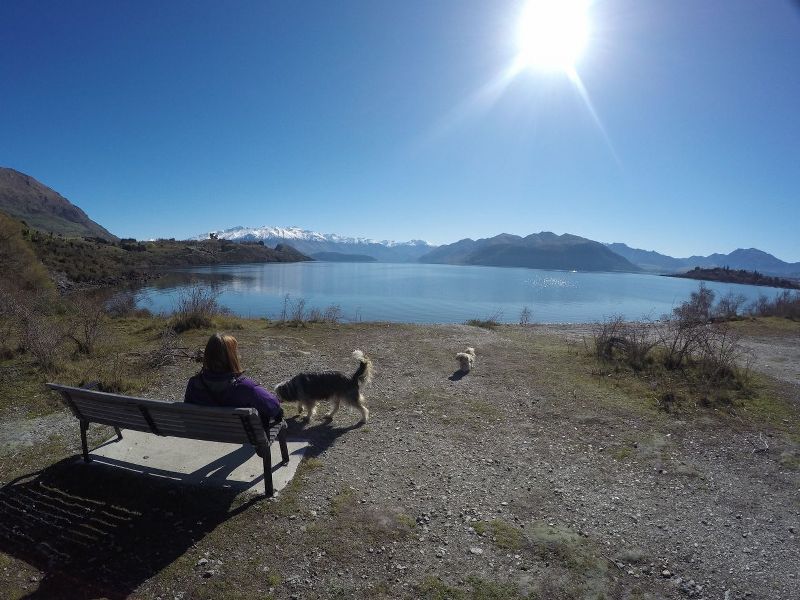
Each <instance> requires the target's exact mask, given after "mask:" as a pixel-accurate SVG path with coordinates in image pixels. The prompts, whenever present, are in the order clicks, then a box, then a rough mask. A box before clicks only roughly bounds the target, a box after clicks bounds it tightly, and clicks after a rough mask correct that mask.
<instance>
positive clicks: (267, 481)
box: [262, 446, 275, 498]
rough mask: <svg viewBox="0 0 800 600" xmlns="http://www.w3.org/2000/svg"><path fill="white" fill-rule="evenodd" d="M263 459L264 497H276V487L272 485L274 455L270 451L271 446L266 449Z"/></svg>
mask: <svg viewBox="0 0 800 600" xmlns="http://www.w3.org/2000/svg"><path fill="white" fill-rule="evenodd" d="M262 459H263V461H264V495H265V496H266V497H267V498H272V496H274V495H275V487H274V486H273V485H272V453H271V452H270V451H269V446H267V447H266V448H265V449H264V452H263V454H262Z"/></svg>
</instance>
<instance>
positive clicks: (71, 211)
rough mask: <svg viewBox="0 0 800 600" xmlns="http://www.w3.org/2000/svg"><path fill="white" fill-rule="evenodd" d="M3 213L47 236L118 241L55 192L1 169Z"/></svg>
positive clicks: (17, 174) (29, 177)
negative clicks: (60, 235)
mask: <svg viewBox="0 0 800 600" xmlns="http://www.w3.org/2000/svg"><path fill="white" fill-rule="evenodd" d="M0 211H2V212H5V213H6V214H8V215H10V216H12V217H14V218H15V219H18V220H20V221H24V222H25V223H26V224H27V225H28V226H29V227H33V228H34V229H39V230H41V231H45V232H52V233H60V234H62V235H65V236H69V237H72V236H82V237H97V238H102V239H104V240H109V241H112V240H116V239H117V238H116V237H115V236H114V235H112V234H111V233H109V232H108V230H106V229H105V228H104V227H102V226H101V225H98V224H97V223H95V222H94V221H92V220H91V219H90V218H89V217H88V216H87V215H86V213H85V212H83V211H82V210H81V209H80V208H78V207H77V206H75V205H74V204H72V203H71V202H70V201H69V200H67V199H66V198H64V196H62V195H61V194H59V193H58V192H56V191H55V190H52V189H50V188H49V187H47V186H46V185H44V184H42V183H40V182H39V181H37V180H36V179H34V178H33V177H31V176H30V175H26V174H25V173H20V172H19V171H15V170H14V169H8V168H5V167H0Z"/></svg>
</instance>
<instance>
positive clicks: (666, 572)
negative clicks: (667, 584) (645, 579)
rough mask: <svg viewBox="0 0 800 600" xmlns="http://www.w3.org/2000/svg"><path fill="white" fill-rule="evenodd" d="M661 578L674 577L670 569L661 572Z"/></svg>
mask: <svg viewBox="0 0 800 600" xmlns="http://www.w3.org/2000/svg"><path fill="white" fill-rule="evenodd" d="M661 576H662V577H672V573H670V571H669V569H664V570H663V571H661Z"/></svg>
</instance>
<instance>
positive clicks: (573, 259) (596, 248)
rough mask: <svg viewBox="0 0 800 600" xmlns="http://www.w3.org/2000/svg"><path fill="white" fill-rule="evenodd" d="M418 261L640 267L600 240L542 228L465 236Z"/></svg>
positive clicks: (589, 268) (606, 268) (613, 268)
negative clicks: (483, 236)
mask: <svg viewBox="0 0 800 600" xmlns="http://www.w3.org/2000/svg"><path fill="white" fill-rule="evenodd" d="M419 260H420V262H424V263H437V264H451V265H483V266H493V267H528V268H533V269H560V270H576V271H630V272H634V271H639V270H640V269H639V268H638V267H636V266H635V265H634V264H633V263H631V262H630V261H628V260H627V259H625V258H623V257H622V256H619V255H618V254H615V253H614V252H612V251H611V250H609V249H608V248H606V247H605V246H604V245H603V244H601V243H599V242H594V241H592V240H588V239H586V238H582V237H578V236H576V235H570V234H566V233H565V234H564V235H556V234H554V233H550V232H549V231H545V232H542V233H534V234H531V235H529V236H526V237H524V238H523V237H520V236H517V235H510V234H507V233H502V234H500V235H498V236H495V237H493V238H486V239H480V240H472V239H464V240H461V241H458V242H456V243H454V244H448V245H446V246H439V247H438V248H436V249H435V250H433V251H432V252H429V253H428V254H426V255H424V256H422V257H421V258H420V259H419Z"/></svg>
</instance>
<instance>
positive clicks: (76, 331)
mask: <svg viewBox="0 0 800 600" xmlns="http://www.w3.org/2000/svg"><path fill="white" fill-rule="evenodd" d="M68 310H69V313H68V319H67V326H68V328H69V329H68V333H67V336H68V337H69V338H70V339H71V340H72V341H73V342H75V345H76V346H77V348H78V352H80V353H81V354H87V355H90V354H92V353H93V352H94V350H95V346H96V345H97V342H98V340H99V339H100V337H101V336H102V335H103V333H104V330H105V327H106V319H107V316H106V312H105V306H104V304H103V301H102V300H100V299H99V298H96V297H93V296H89V295H76V296H73V297H72V298H71V299H70V301H69V303H68Z"/></svg>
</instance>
